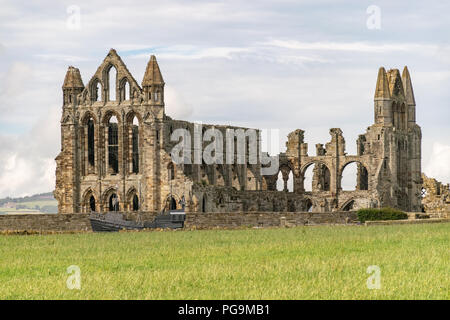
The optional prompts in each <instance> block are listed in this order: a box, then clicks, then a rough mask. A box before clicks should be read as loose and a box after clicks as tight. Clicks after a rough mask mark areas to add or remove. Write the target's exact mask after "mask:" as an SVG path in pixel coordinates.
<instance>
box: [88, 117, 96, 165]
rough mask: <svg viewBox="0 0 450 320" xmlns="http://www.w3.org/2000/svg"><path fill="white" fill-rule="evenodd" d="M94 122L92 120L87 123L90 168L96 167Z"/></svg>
mask: <svg viewBox="0 0 450 320" xmlns="http://www.w3.org/2000/svg"><path fill="white" fill-rule="evenodd" d="M94 131H95V130H94V120H93V119H92V118H90V119H89V120H88V123H87V143H88V163H89V166H94V165H95V151H94V150H95V136H94V135H95V133H94Z"/></svg>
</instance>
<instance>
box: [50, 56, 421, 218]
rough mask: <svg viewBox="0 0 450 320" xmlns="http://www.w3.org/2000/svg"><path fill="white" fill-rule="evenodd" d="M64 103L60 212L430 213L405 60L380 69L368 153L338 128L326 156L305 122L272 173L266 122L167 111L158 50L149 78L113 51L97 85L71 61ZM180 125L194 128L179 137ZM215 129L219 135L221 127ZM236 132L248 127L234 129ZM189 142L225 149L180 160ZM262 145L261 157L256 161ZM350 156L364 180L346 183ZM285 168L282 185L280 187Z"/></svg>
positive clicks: (196, 147)
mask: <svg viewBox="0 0 450 320" xmlns="http://www.w3.org/2000/svg"><path fill="white" fill-rule="evenodd" d="M63 101H64V102H63V111H62V118H61V152H60V154H59V155H58V156H57V157H56V162H57V168H56V189H55V191H54V195H55V198H56V199H57V200H58V209H59V213H85V212H91V211H96V212H108V211H125V212H127V211H141V212H160V211H161V210H168V209H180V208H181V207H185V210H186V212H255V211H258V212H261V211H267V212H272V211H277V212H280V211H292V212H299V211H312V212H334V211H343V210H344V211H346V210H352V209H357V208H361V207H385V206H391V207H396V208H400V209H403V210H405V211H421V191H422V178H421V130H420V127H419V126H418V125H417V124H416V118H415V100H414V94H413V89H412V84H411V79H410V75H409V72H408V69H407V68H406V67H405V69H404V70H403V73H402V75H400V72H399V70H397V69H393V70H389V71H388V72H386V71H385V69H384V68H380V69H379V73H378V79H377V84H376V91H375V103H374V115H375V123H374V124H373V125H372V126H370V127H369V128H368V129H367V131H366V133H365V134H362V135H360V136H359V138H358V140H357V150H358V152H357V155H347V154H346V152H345V140H344V137H343V135H342V131H341V130H340V129H338V128H333V129H330V135H331V140H330V142H328V143H326V145H325V146H324V145H322V144H317V145H316V155H314V156H312V155H308V152H307V150H308V146H307V144H306V143H305V142H304V131H302V130H300V129H298V130H295V131H294V132H291V133H290V134H289V135H288V141H287V143H286V146H287V150H286V152H284V153H281V154H279V155H278V157H277V159H278V160H277V164H278V163H279V166H277V168H276V170H275V171H274V172H272V173H271V174H270V175H267V174H265V175H263V174H262V172H264V171H263V170H264V168H266V167H267V166H268V164H267V163H266V162H264V161H262V159H263V158H262V155H263V153H261V151H260V136H261V133H260V131H259V130H252V129H248V128H239V127H232V126H220V125H202V126H201V129H198V127H197V125H196V124H194V123H191V122H187V121H180V120H174V119H171V118H170V117H169V116H168V115H166V114H165V109H164V80H163V77H162V75H161V72H160V69H159V66H158V63H157V61H156V58H155V57H154V56H151V58H150V60H149V62H148V64H147V68H146V70H145V75H144V78H143V80H142V83H141V85H139V84H138V83H137V81H136V80H135V79H134V78H133V76H132V75H131V74H130V72H129V71H128V69H127V67H126V65H125V64H124V63H123V61H122V59H121V58H120V57H119V56H118V55H117V53H116V51H115V50H113V49H111V50H110V52H109V53H108V55H107V56H106V58H105V59H104V61H103V63H102V64H101V65H100V66H99V67H98V69H97V71H96V72H95V74H94V75H93V76H92V78H91V79H90V81H89V82H88V83H87V85H86V86H85V85H84V84H83V81H82V79H81V75H80V72H79V70H78V69H76V68H74V67H69V69H68V71H67V74H66V77H65V79H64V84H63ZM177 129H183V130H184V131H185V132H188V135H187V136H185V137H184V138H182V139H181V140H176V139H175V141H173V140H174V139H173V136H174V133H175V132H176V131H177ZM211 130H213V131H212V132H216V133H217V132H219V133H218V134H213V135H212V136H210V134H209V133H210V132H211ZM229 132H234V133H236V132H244V133H245V134H244V135H237V134H236V135H235V136H233V139H225V137H227V138H228V133H229ZM252 132H255V134H254V135H252V134H251V133H252ZM249 133H250V134H249ZM199 136H200V137H201V139H200V140H199V141H201V142H200V143H198V142H196V141H198V140H196V138H198V137H199ZM241 138H242V139H243V145H244V147H243V149H239V148H240V147H239V146H238V142H239V141H241V140H240V139H241ZM180 141H182V142H183V143H186V142H189V143H188V145H189V146H192V150H193V153H194V155H195V154H196V152H197V153H199V154H203V152H205V151H206V149H208V146H209V145H210V144H211V141H214V143H218V142H219V143H220V144H221V145H223V146H224V149H225V151H224V152H223V153H221V152H218V153H216V154H215V159H216V161H215V162H214V163H209V162H207V161H206V162H205V161H204V160H201V161H200V162H196V161H194V160H193V157H194V156H193V155H192V154H189V156H188V157H187V159H185V161H184V162H182V163H179V162H177V161H174V156H173V153H172V151H173V150H174V147H175V146H176V145H177V144H178V143H179V142H180ZM230 141H231V142H230ZM241 142H242V141H241ZM242 150H243V151H242ZM240 151H242V152H240ZM251 154H257V155H259V156H258V157H256V160H255V161H250V160H251V158H252V157H251ZM183 156H184V157H186V155H183ZM217 159H219V160H217ZM220 159H221V160H220ZM224 159H228V160H229V161H224ZM350 163H356V164H357V186H356V190H355V191H344V190H342V187H341V180H342V173H343V170H344V169H345V168H346V166H347V165H349V164H350ZM313 165H314V169H313V172H314V174H313V183H312V185H313V186H312V190H311V191H306V190H305V187H304V180H305V172H306V170H307V169H308V168H309V167H310V166H313ZM280 172H281V175H280V174H279V173H280ZM279 176H282V179H283V182H284V190H283V191H277V179H278V178H279ZM290 176H291V177H292V179H293V190H292V191H291V192H289V191H288V187H287V185H288V178H289V177H290Z"/></svg>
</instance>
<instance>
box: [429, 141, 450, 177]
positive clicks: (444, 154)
mask: <svg viewBox="0 0 450 320" xmlns="http://www.w3.org/2000/svg"><path fill="white" fill-rule="evenodd" d="M424 172H425V174H426V175H427V176H428V177H432V178H435V179H437V180H438V181H441V182H443V183H450V145H445V144H441V143H439V142H435V143H433V150H432V152H431V155H430V157H429V160H428V163H427V165H426V166H425V169H424Z"/></svg>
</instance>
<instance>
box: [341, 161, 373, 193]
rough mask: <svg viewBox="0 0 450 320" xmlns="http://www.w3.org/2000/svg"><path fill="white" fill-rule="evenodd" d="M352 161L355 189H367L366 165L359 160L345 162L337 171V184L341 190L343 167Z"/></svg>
mask: <svg viewBox="0 0 450 320" xmlns="http://www.w3.org/2000/svg"><path fill="white" fill-rule="evenodd" d="M352 163H356V165H357V169H356V188H355V190H369V177H370V175H369V170H367V166H366V165H365V164H364V163H363V162H362V161H360V160H350V161H347V162H345V163H344V164H343V165H342V167H341V168H340V170H339V172H338V186H339V188H340V189H341V190H342V179H343V175H344V170H345V168H346V167H347V166H348V165H349V164H352Z"/></svg>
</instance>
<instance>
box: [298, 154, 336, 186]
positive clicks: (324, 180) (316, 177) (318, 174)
mask: <svg viewBox="0 0 450 320" xmlns="http://www.w3.org/2000/svg"><path fill="white" fill-rule="evenodd" d="M312 165H314V169H313V176H312V181H311V185H312V189H311V192H312V191H314V190H316V191H330V190H331V174H332V172H331V170H330V167H329V166H328V164H327V163H326V162H324V161H321V160H313V161H310V162H308V163H306V164H305V165H303V166H302V167H301V169H300V176H301V180H300V181H301V184H302V188H303V190H306V189H305V174H306V171H307V170H308V168H309V167H311V166H312ZM320 170H321V171H320Z"/></svg>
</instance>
